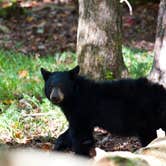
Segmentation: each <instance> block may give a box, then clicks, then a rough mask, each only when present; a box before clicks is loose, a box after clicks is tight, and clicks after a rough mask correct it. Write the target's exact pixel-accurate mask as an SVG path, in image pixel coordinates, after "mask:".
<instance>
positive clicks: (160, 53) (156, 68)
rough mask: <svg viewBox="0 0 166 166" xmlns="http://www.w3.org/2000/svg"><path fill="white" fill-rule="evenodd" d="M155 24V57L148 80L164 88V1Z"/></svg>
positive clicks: (165, 23) (165, 25) (165, 19)
mask: <svg viewBox="0 0 166 166" xmlns="http://www.w3.org/2000/svg"><path fill="white" fill-rule="evenodd" d="M157 22H158V23H157V32H156V41H155V48H154V54H155V55H154V56H155V57H154V63H153V68H152V70H151V73H150V75H149V79H151V80H152V81H154V82H159V83H160V84H162V85H164V86H165V87H166V0H161V2H160V7H159V13H158V21H157Z"/></svg>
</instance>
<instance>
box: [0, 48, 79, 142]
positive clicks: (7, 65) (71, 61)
mask: <svg viewBox="0 0 166 166" xmlns="http://www.w3.org/2000/svg"><path fill="white" fill-rule="evenodd" d="M76 63H77V59H76V55H75V54H73V53H63V54H55V56H46V57H40V58H39V57H35V56H31V55H29V56H25V55H23V54H20V53H13V52H12V51H4V50H0V133H1V134H0V140H1V138H4V137H6V139H8V138H12V139H13V138H14V139H16V140H17V139H18V137H19V138H20V139H22V138H24V137H30V135H37V133H36V131H37V130H40V134H41V135H45V134H49V135H55V131H54V130H56V133H59V132H61V131H62V130H63V129H64V128H65V127H66V125H65V124H66V121H65V118H64V116H62V113H61V112H60V110H59V108H57V107H56V106H53V105H52V104H50V102H49V101H48V100H47V99H45V97H44V93H43V86H44V84H43V79H42V77H41V73H40V68H41V67H44V68H46V69H48V70H50V71H54V70H66V69H69V68H72V67H74V66H75V65H76ZM36 112H37V113H45V112H51V113H53V114H55V116H52V115H46V116H45V115H44V116H41V117H26V118H23V117H24V116H23V114H24V115H26V114H27V115H28V114H34V113H36ZM55 122H56V123H55ZM27 124H28V125H29V127H27ZM50 124H54V129H53V131H49V128H50V127H49V125H50ZM57 125H58V126H57ZM25 132H26V133H25Z"/></svg>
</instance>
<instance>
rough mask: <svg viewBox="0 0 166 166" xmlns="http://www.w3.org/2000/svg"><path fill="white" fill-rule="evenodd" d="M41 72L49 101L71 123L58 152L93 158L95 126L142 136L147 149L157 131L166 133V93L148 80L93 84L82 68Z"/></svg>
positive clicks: (113, 132) (122, 133)
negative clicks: (160, 129)
mask: <svg viewBox="0 0 166 166" xmlns="http://www.w3.org/2000/svg"><path fill="white" fill-rule="evenodd" d="M41 73H42V76H43V78H44V80H45V94H46V96H47V98H48V99H49V100H50V101H51V102H52V103H54V104H56V105H58V106H59V107H60V108H61V109H62V111H63V113H64V115H65V116H66V118H67V120H68V121H69V129H68V130H67V131H66V132H64V133H63V134H62V135H60V136H59V138H58V139H57V141H56V143H55V149H56V150H63V149H65V148H71V149H72V150H73V151H74V152H75V153H76V154H80V155H89V151H90V149H91V147H92V146H93V144H94V139H93V135H92V133H93V129H94V127H95V126H99V127H102V128H104V129H106V130H108V131H110V132H111V133H112V134H116V135H121V136H138V137H139V139H140V141H141V143H142V145H143V146H145V145H147V144H148V143H149V142H150V141H152V140H153V139H154V138H155V137H156V129H159V128H162V129H163V130H166V90H165V89H164V88H163V87H162V86H161V85H158V84H155V83H152V82H150V81H148V80H147V79H146V78H139V79H121V80H115V81H93V80H89V79H86V78H85V77H83V76H79V75H78V73H79V66H76V67H75V68H74V69H72V70H70V71H62V72H49V71H47V70H45V69H43V68H42V69H41Z"/></svg>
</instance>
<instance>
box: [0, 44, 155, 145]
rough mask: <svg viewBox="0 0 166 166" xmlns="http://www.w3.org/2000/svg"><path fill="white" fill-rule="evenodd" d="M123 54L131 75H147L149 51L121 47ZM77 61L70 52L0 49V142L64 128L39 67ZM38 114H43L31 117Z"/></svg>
mask: <svg viewBox="0 0 166 166" xmlns="http://www.w3.org/2000/svg"><path fill="white" fill-rule="evenodd" d="M123 55H124V60H125V63H126V66H127V67H128V70H129V74H130V76H131V77H133V78H137V77H140V76H146V75H147V74H148V72H149V71H150V68H151V65H152V61H153V56H152V54H149V53H147V52H146V51H142V50H136V49H130V48H127V47H123ZM76 64H77V57H76V55H75V54H73V53H67V52H65V53H62V54H58V53H56V54H55V55H54V56H45V57H35V56H32V55H28V56H27V55H23V54H21V53H15V52H12V51H4V50H0V142H5V141H11V140H14V141H16V142H22V141H24V140H26V139H28V138H31V139H32V138H33V137H35V136H39V135H40V136H49V137H52V136H57V135H58V134H59V133H60V132H62V130H64V129H65V128H66V124H67V122H66V120H65V118H64V116H63V114H62V113H61V111H60V110H59V108H58V107H56V106H54V105H52V104H51V103H50V102H49V101H48V100H47V99H46V98H45V97H44V94H43V86H44V85H43V79H42V77H41V73H40V68H41V67H44V68H46V69H48V70H50V71H54V70H66V69H70V68H72V67H74V66H75V65H76ZM38 113H43V115H42V116H31V115H33V114H38ZM49 113H50V115H49Z"/></svg>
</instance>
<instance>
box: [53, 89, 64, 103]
mask: <svg viewBox="0 0 166 166" xmlns="http://www.w3.org/2000/svg"><path fill="white" fill-rule="evenodd" d="M63 99H64V94H63V93H62V91H61V89H60V88H53V89H52V90H51V93H50V100H51V101H52V102H53V103H54V104H58V103H60V102H62V101H63Z"/></svg>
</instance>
